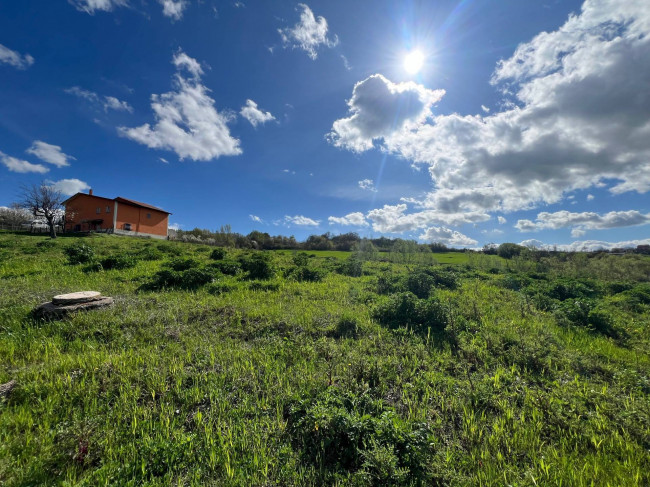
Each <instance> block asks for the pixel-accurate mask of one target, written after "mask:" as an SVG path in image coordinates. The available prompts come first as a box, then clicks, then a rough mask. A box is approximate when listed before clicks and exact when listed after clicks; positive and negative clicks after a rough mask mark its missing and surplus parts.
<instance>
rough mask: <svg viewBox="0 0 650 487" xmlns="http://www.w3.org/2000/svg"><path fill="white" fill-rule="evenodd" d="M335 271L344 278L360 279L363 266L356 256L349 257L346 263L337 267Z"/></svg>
mask: <svg viewBox="0 0 650 487" xmlns="http://www.w3.org/2000/svg"><path fill="white" fill-rule="evenodd" d="M336 271H337V272H338V273H339V274H343V275H344V276H350V277H361V274H362V273H363V264H362V262H361V260H359V259H358V258H357V257H356V256H353V257H349V258H348V259H347V260H346V261H344V262H341V263H340V264H339V265H338V267H337V269H336Z"/></svg>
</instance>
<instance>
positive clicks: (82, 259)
mask: <svg viewBox="0 0 650 487" xmlns="http://www.w3.org/2000/svg"><path fill="white" fill-rule="evenodd" d="M64 252H65V254H66V255H67V256H68V263H69V264H71V265H76V264H87V263H89V262H92V261H93V260H95V249H94V248H93V247H91V246H90V245H86V244H85V243H83V242H77V243H75V244H72V245H70V246H68V247H66V248H65V250H64Z"/></svg>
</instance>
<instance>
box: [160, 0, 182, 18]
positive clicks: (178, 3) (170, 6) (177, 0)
mask: <svg viewBox="0 0 650 487" xmlns="http://www.w3.org/2000/svg"><path fill="white" fill-rule="evenodd" d="M158 1H159V2H160V4H161V5H162V6H163V15H164V16H165V17H171V18H172V20H180V19H181V18H182V17H183V10H185V7H187V2H186V1H185V0H158Z"/></svg>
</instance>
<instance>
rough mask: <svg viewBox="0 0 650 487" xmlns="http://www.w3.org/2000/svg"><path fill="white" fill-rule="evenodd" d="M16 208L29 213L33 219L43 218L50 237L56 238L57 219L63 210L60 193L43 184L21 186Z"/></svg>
mask: <svg viewBox="0 0 650 487" xmlns="http://www.w3.org/2000/svg"><path fill="white" fill-rule="evenodd" d="M18 206H20V207H21V208H24V209H25V210H27V211H29V212H30V213H31V214H32V215H34V216H35V217H41V218H45V220H46V221H47V225H48V226H49V227H50V237H51V238H56V224H57V219H58V218H60V215H61V213H62V210H63V194H62V193H61V191H59V190H57V189H55V188H54V187H52V186H47V185H46V184H45V183H41V184H40V185H37V184H32V185H31V186H23V187H22V188H21V193H20V201H19V202H18Z"/></svg>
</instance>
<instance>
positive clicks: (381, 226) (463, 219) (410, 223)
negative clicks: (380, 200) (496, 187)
mask: <svg viewBox="0 0 650 487" xmlns="http://www.w3.org/2000/svg"><path fill="white" fill-rule="evenodd" d="M407 208H408V206H407V205H406V204H399V205H384V207H383V208H376V209H374V210H371V211H369V212H368V214H367V215H366V216H367V218H368V219H369V220H371V221H372V229H373V230H374V231H376V232H381V233H403V232H407V231H411V230H416V229H418V228H426V227H428V226H429V225H431V224H433V223H444V224H446V225H461V224H463V223H477V222H482V221H486V220H489V219H490V215H488V214H485V213H481V212H462V213H445V212H441V211H438V210H424V211H419V212H414V213H406V210H407Z"/></svg>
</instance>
